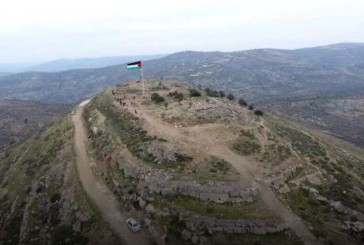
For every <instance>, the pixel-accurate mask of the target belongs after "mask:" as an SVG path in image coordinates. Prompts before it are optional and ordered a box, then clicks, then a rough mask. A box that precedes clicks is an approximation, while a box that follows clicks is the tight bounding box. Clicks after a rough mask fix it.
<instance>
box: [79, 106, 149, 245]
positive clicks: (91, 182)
mask: <svg viewBox="0 0 364 245" xmlns="http://www.w3.org/2000/svg"><path fill="white" fill-rule="evenodd" d="M86 104H87V101H86V102H83V103H81V104H80V106H79V107H78V109H77V112H76V114H75V115H74V116H73V117H72V120H73V123H74V125H75V130H76V132H75V150H76V153H77V170H78V174H79V177H80V180H81V182H82V185H83V188H84V189H85V191H86V193H87V194H88V195H89V197H90V198H91V199H92V200H93V201H94V202H95V204H96V206H97V207H98V208H99V210H100V212H101V214H102V217H103V218H104V220H105V221H106V222H107V223H108V224H109V225H110V228H111V229H112V230H113V231H114V232H115V234H117V235H118V236H119V237H120V239H121V242H122V244H127V245H135V244H138V245H139V244H141V245H144V244H150V238H149V236H148V234H147V233H146V232H145V231H144V230H141V231H139V232H138V233H133V232H131V231H130V230H129V228H128V227H127V225H126V223H125V220H126V219H127V217H126V216H125V214H124V213H122V212H121V210H120V209H119V208H118V206H119V201H118V200H117V199H116V198H115V196H114V194H113V193H112V192H111V191H110V190H109V189H108V188H107V186H106V185H105V184H104V182H103V180H102V179H101V178H99V177H97V176H96V175H94V174H93V172H92V169H91V161H90V158H89V156H88V154H87V151H86V144H85V142H86V140H87V136H86V131H85V128H84V127H83V123H82V111H83V108H84V106H85V105H86Z"/></svg>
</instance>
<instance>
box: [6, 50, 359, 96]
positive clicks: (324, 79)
mask: <svg viewBox="0 0 364 245" xmlns="http://www.w3.org/2000/svg"><path fill="white" fill-rule="evenodd" d="M144 74H145V76H146V77H147V78H164V79H176V80H181V81H187V82H190V83H193V84H196V85H197V84H201V85H202V86H205V87H213V88H215V89H219V90H224V91H227V92H232V93H234V94H235V95H236V96H243V97H244V98H246V99H247V100H249V101H251V102H254V103H256V102H259V101H269V100H272V99H277V98H286V97H297V96H314V95H322V94H337V93H339V94H342V93H350V94H352V93H364V45H362V44H337V45H330V46H324V47H317V48H309V49H299V50H276V49H257V50H249V51H241V52H231V53H223V52H192V51H188V52H181V53H176V54H172V55H169V56H167V57H164V58H161V59H155V60H150V61H146V62H145V63H144ZM130 79H139V73H138V72H131V71H126V69H125V67H124V65H116V66H109V67H105V68H98V69H81V70H70V71H64V72H57V73H40V72H28V73H22V74H14V75H10V76H6V77H2V78H0V86H1V88H2V89H1V91H0V95H1V96H9V97H13V98H19V99H32V100H40V101H43V102H50V103H76V102H78V101H80V100H82V99H83V98H86V97H89V96H91V95H93V94H95V93H97V92H98V91H100V90H102V89H104V88H106V87H108V86H110V85H115V84H119V83H123V82H127V81H128V80H130Z"/></svg>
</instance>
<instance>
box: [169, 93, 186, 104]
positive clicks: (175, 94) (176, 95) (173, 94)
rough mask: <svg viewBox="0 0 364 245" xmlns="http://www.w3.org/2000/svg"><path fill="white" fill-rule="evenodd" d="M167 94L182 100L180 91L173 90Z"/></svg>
mask: <svg viewBox="0 0 364 245" xmlns="http://www.w3.org/2000/svg"><path fill="white" fill-rule="evenodd" d="M168 96H170V97H173V98H175V99H176V100H177V101H179V102H180V101H182V100H183V94H182V93H178V92H177V91H174V92H172V93H169V95H168Z"/></svg>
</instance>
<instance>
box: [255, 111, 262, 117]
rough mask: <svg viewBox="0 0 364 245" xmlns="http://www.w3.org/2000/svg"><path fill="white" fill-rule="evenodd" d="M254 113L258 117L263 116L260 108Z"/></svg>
mask: <svg viewBox="0 0 364 245" xmlns="http://www.w3.org/2000/svg"><path fill="white" fill-rule="evenodd" d="M254 114H255V115H257V116H258V117H259V116H263V112H262V111H261V110H255V111H254Z"/></svg>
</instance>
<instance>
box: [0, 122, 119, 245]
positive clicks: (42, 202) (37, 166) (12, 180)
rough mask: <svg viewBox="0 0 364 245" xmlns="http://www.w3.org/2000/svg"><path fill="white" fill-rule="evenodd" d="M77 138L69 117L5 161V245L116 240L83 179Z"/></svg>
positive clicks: (1, 239)
mask: <svg viewBox="0 0 364 245" xmlns="http://www.w3.org/2000/svg"><path fill="white" fill-rule="evenodd" d="M73 135H74V129H73V125H72V123H71V121H70V119H69V118H68V117H66V118H64V119H62V120H59V121H56V122H54V123H52V124H51V125H49V126H47V127H43V129H42V131H41V132H39V133H37V134H35V135H34V136H33V137H31V138H30V139H28V140H26V141H25V142H23V143H21V144H18V145H17V146H14V147H11V148H9V149H8V154H7V155H6V156H3V157H2V158H1V159H0V183H1V185H0V244H48V243H51V244H66V243H73V244H88V243H89V242H90V238H91V235H92V238H91V239H92V243H97V244H101V243H102V244H104V243H103V242H105V241H109V242H115V241H117V240H116V239H115V238H114V237H113V236H112V234H111V232H110V231H108V228H107V227H105V226H104V223H103V221H102V220H101V219H100V217H99V215H98V213H97V211H96V210H95V209H94V208H93V205H92V204H91V203H90V202H89V200H88V198H87V197H86V196H85V194H84V192H83V189H82V186H81V185H80V182H79V181H78V178H77V173H76V171H75V166H74V164H75V156H74V152H73Z"/></svg>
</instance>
